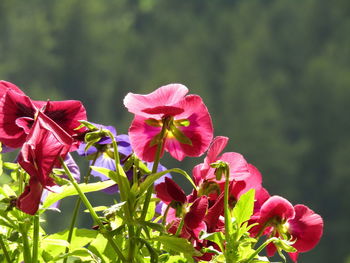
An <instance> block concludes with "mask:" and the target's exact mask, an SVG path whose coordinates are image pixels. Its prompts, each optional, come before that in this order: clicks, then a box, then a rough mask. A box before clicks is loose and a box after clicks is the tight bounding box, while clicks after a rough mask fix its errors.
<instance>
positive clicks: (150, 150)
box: [129, 115, 164, 162]
mask: <svg viewBox="0 0 350 263" xmlns="http://www.w3.org/2000/svg"><path fill="white" fill-rule="evenodd" d="M145 121H146V118H144V117H142V116H138V115H135V118H134V120H133V121H132V123H131V125H130V128H129V138H130V143H131V147H132V149H133V150H134V152H135V154H136V155H137V156H138V157H139V158H140V159H141V160H143V161H146V162H153V161H154V158H155V154H156V151H157V145H153V146H150V144H151V141H152V139H153V138H154V137H155V136H156V135H157V134H159V133H160V131H161V128H160V127H153V126H149V125H148V124H146V122H145ZM163 148H164V147H163ZM163 150H164V149H163ZM162 155H163V152H162V154H161V156H162Z"/></svg>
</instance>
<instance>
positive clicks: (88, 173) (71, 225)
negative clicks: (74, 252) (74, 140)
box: [63, 154, 98, 263]
mask: <svg viewBox="0 0 350 263" xmlns="http://www.w3.org/2000/svg"><path fill="white" fill-rule="evenodd" d="M97 157H98V154H96V155H95V157H94V159H93V161H92V164H91V165H94V164H95V162H96V160H97ZM91 171H92V169H91V166H89V170H88V172H87V174H86V176H85V177H84V183H86V184H87V183H88V182H89V179H90V174H91ZM80 205H81V198H80V197H78V199H77V201H76V203H75V207H74V211H73V216H72V220H71V222H70V226H69V232H68V237H67V242H68V243H69V244H70V243H71V242H72V238H73V231H74V226H75V224H76V222H77V218H78V212H79V209H80ZM68 252H69V247H66V250H65V253H68ZM67 261H68V257H66V258H65V259H64V260H63V263H67Z"/></svg>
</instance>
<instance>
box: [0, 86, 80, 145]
mask: <svg viewBox="0 0 350 263" xmlns="http://www.w3.org/2000/svg"><path fill="white" fill-rule="evenodd" d="M0 96H1V97H0V141H1V142H3V143H4V144H5V145H6V146H8V147H11V148H18V147H21V146H22V145H23V144H24V142H25V141H26V138H27V136H28V134H29V133H30V130H31V128H32V126H33V124H34V121H35V116H36V115H37V113H38V112H39V111H40V112H42V113H44V114H45V115H46V116H47V117H49V118H50V119H51V120H53V121H54V122H56V123H57V124H58V125H59V126H60V127H61V128H62V129H63V130H65V131H66V132H67V133H68V134H69V135H71V136H75V135H77V134H78V133H79V132H82V130H79V131H77V130H75V129H76V128H77V127H79V125H80V123H79V120H86V111H85V109H84V106H83V105H82V104H81V102H79V101H74V100H67V101H34V100H31V99H30V98H29V97H28V96H26V95H25V94H24V93H23V92H22V91H21V90H20V89H19V88H18V87H17V86H15V85H14V84H12V83H9V82H4V81H2V82H1V83H0ZM75 149H76V147H73V148H72V149H71V150H72V151H73V150H75Z"/></svg>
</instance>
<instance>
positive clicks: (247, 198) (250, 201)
mask: <svg viewBox="0 0 350 263" xmlns="http://www.w3.org/2000/svg"><path fill="white" fill-rule="evenodd" d="M254 196H255V189H250V190H249V191H248V192H246V193H244V194H243V195H241V197H240V198H239V200H238V201H237V203H236V205H235V207H234V208H233V216H234V218H235V219H236V222H237V225H238V226H239V227H240V226H241V224H242V223H244V222H246V221H248V220H249V219H250V217H251V216H252V215H253V209H254Z"/></svg>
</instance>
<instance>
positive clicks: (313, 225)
mask: <svg viewBox="0 0 350 263" xmlns="http://www.w3.org/2000/svg"><path fill="white" fill-rule="evenodd" d="M294 210H295V217H294V218H293V219H290V220H288V223H289V232H290V234H291V235H292V236H293V238H296V242H295V244H294V245H293V247H295V248H296V249H297V250H298V252H306V251H309V250H311V249H313V248H314V247H315V246H316V245H317V243H318V242H319V241H320V239H321V237H322V234H323V220H322V217H321V216H320V215H318V214H316V213H315V212H314V211H312V210H311V209H309V208H308V207H307V206H305V205H296V206H294Z"/></svg>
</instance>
